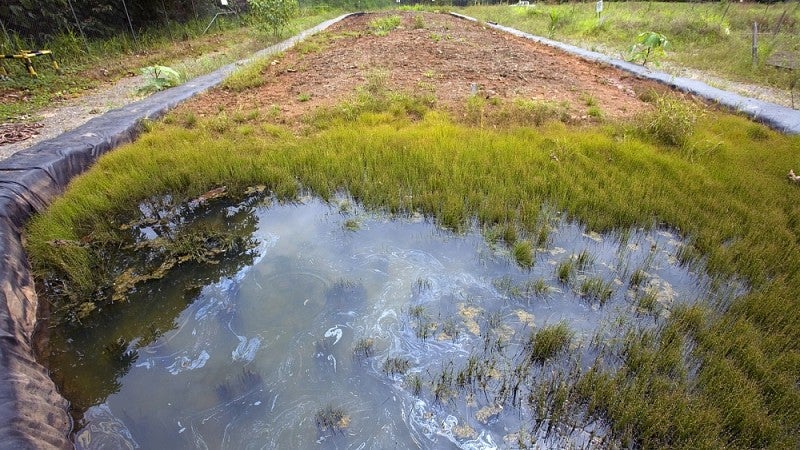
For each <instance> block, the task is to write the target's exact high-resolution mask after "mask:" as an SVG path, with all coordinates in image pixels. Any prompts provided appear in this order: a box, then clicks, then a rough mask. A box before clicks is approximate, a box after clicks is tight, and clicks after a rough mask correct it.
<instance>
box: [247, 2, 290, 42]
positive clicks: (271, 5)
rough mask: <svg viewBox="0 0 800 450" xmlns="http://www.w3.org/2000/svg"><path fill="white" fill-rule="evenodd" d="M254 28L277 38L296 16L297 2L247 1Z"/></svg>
mask: <svg viewBox="0 0 800 450" xmlns="http://www.w3.org/2000/svg"><path fill="white" fill-rule="evenodd" d="M247 2H248V3H249V4H250V12H251V15H252V17H254V18H255V21H256V26H258V27H259V28H262V29H265V30H269V31H272V34H273V35H275V36H278V35H279V34H280V33H281V31H283V29H284V28H286V25H287V24H288V23H289V21H290V20H292V18H294V16H295V15H296V14H297V11H298V6H297V0H247Z"/></svg>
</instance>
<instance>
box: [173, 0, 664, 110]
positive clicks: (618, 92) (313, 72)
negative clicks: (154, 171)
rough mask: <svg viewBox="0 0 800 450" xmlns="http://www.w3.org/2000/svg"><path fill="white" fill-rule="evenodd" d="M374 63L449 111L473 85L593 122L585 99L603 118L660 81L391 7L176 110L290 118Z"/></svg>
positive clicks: (356, 82) (359, 82)
mask: <svg viewBox="0 0 800 450" xmlns="http://www.w3.org/2000/svg"><path fill="white" fill-rule="evenodd" d="M391 16H399V17H400V18H401V22H400V25H399V26H398V27H397V28H395V29H394V30H392V31H390V32H389V33H388V34H386V35H383V36H380V35H378V34H376V33H375V32H373V31H372V30H371V28H372V27H371V25H370V24H371V22H373V21H374V20H376V19H379V18H384V17H391ZM376 71H378V72H382V73H384V74H385V75H386V82H387V85H388V86H387V87H388V88H389V89H392V90H396V91H402V92H406V93H416V94H433V96H434V97H435V99H436V105H437V107H439V108H443V109H446V110H448V111H450V112H451V113H453V114H454V116H455V117H458V116H459V115H460V114H463V113H464V106H465V104H466V99H467V98H468V97H469V96H470V95H473V94H475V93H476V90H477V94H478V95H480V96H483V97H486V98H488V99H492V98H497V99H500V100H513V99H529V100H542V101H550V102H554V103H557V104H560V105H562V106H563V107H566V108H567V110H568V111H569V115H570V119H572V120H571V121H574V122H590V121H593V120H596V118H597V114H596V113H595V114H588V113H587V108H588V107H589V106H595V108H598V109H599V111H600V112H601V113H602V116H603V117H606V118H611V119H625V118H630V117H632V116H635V115H636V114H638V113H640V112H642V111H644V110H646V109H648V108H649V107H650V106H649V105H648V104H647V103H645V102H643V101H641V100H640V99H639V98H638V95H639V94H641V93H643V92H647V91H649V90H664V89H665V88H664V87H663V86H660V85H658V84H656V83H654V82H650V81H645V80H641V79H638V78H636V77H635V76H632V75H630V74H628V73H626V72H623V71H620V70H617V69H614V68H611V67H607V66H603V65H600V64H596V63H592V62H587V61H584V60H582V59H579V58H576V57H574V56H571V55H568V54H565V53H562V52H560V51H558V50H555V49H552V48H549V47H546V46H543V45H540V44H537V43H534V42H531V41H528V40H525V39H522V38H518V37H515V36H512V35H509V34H506V33H502V32H499V31H495V30H492V29H489V28H487V27H484V26H482V25H481V24H479V23H472V22H468V21H465V20H462V19H458V18H455V17H452V16H450V15H447V14H433V13H419V12H413V13H412V12H390V13H380V14H365V15H360V16H354V17H350V18H348V19H346V20H344V21H342V22H340V23H338V24H336V25H335V26H333V27H331V28H330V29H329V30H328V31H327V32H326V33H325V34H324V35H322V36H318V37H315V38H313V40H312V41H311V42H309V43H305V44H301V45H300V46H299V47H298V48H295V49H293V50H292V51H290V52H287V53H286V54H285V55H282V56H279V57H276V58H275V59H274V60H273V61H272V63H271V64H270V65H269V66H268V67H267V69H266V70H265V73H264V74H263V76H264V77H265V78H266V83H265V84H264V85H263V86H261V87H259V88H254V89H249V90H246V91H243V92H241V93H236V92H232V91H230V90H226V89H215V90H213V91H211V92H209V93H207V94H204V95H201V96H199V97H197V98H195V99H193V100H192V101H190V102H188V103H187V104H186V105H184V106H183V107H182V108H181V109H182V110H184V111H186V110H190V111H194V112H195V113H197V114H198V115H200V116H210V115H216V114H218V113H219V112H220V111H228V112H230V111H248V112H249V111H253V110H259V111H262V112H268V113H270V112H271V113H272V114H273V115H274V114H275V113H276V112H277V111H278V110H279V111H280V117H281V118H282V119H283V121H284V122H285V123H287V124H295V125H296V124H299V118H300V117H301V116H302V115H304V114H305V113H307V112H310V111H313V110H314V109H316V108H319V107H321V106H331V105H334V104H337V103H339V102H341V101H343V100H345V99H347V98H348V97H350V96H352V93H353V91H354V89H356V88H358V87H359V86H363V85H365V83H366V82H367V80H368V78H369V76H370V74H371V73H375V72H376ZM596 110H597V109H596Z"/></svg>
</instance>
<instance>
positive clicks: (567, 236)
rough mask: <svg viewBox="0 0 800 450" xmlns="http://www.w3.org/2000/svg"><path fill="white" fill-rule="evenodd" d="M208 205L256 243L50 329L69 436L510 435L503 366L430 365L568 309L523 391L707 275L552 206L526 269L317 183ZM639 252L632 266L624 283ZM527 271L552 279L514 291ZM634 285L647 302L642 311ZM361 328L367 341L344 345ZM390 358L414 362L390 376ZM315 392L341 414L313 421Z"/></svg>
mask: <svg viewBox="0 0 800 450" xmlns="http://www.w3.org/2000/svg"><path fill="white" fill-rule="evenodd" d="M217 214H218V215H219V216H220V217H222V218H224V219H225V220H231V218H232V217H233V218H237V217H239V218H237V219H236V220H240V221H244V222H247V223H249V224H250V225H249V226H251V227H252V229H253V237H254V239H255V240H256V242H257V247H256V249H255V250H254V252H252V253H250V254H248V255H242V257H241V258H238V259H236V258H234V259H232V260H229V261H225V262H223V263H222V264H221V265H220V266H219V267H214V268H211V269H209V268H203V267H199V266H197V265H192V266H186V267H181V268H180V270H178V271H176V273H173V274H170V275H169V276H168V277H167V278H166V279H164V280H160V281H158V282H154V283H151V284H150V285H148V286H147V288H142V289H140V290H139V291H138V292H136V293H133V294H132V295H131V296H130V299H129V300H130V303H128V304H121V305H113V306H112V307H110V308H106V311H103V312H102V313H101V315H100V317H101V318H102V320H98V323H96V324H93V325H92V326H89V327H88V329H78V328H65V329H64V330H61V331H58V332H56V333H54V336H53V337H52V339H51V347H52V349H53V350H52V354H51V358H50V359H51V362H50V365H51V368H52V370H53V373H54V378H55V379H56V380H57V381H58V382H59V383H60V384H61V386H62V390H63V391H64V392H65V395H66V396H67V397H68V398H69V399H70V400H71V401H72V402H73V403H74V405H75V407H76V410H77V411H78V413H79V414H81V413H82V416H80V417H79V418H78V419H79V420H78V423H77V424H76V433H75V443H76V446H77V448H237V449H238V448H320V447H322V448H354V449H366V448H370V449H386V448H417V447H422V448H452V447H459V448H498V447H504V446H508V445H512V441H514V440H515V439H516V438H518V435H516V434H515V433H517V432H518V431H519V430H520V429H522V430H525V429H531V428H532V427H531V426H530V425H529V424H530V423H531V421H532V420H533V419H532V416H533V410H532V407H531V406H530V405H527V406H526V403H525V402H523V401H518V402H514V401H512V400H509V399H508V398H506V400H505V401H504V402H502V401H501V402H499V403H498V401H497V400H496V398H495V395H494V394H496V393H497V391H498V389H500V388H499V386H498V383H499V382H498V379H499V378H496V379H494V380H490V381H489V382H488V393H487V387H486V386H483V388H481V387H480V386H477V385H475V384H474V383H473V386H472V388H471V389H464V390H463V391H457V392H449V393H446V394H445V395H444V396H443V397H441V398H438V397H437V395H435V393H434V391H435V387H436V386H437V380H439V379H440V377H441V374H442V373H447V372H448V371H451V372H452V373H457V372H458V371H459V370H460V369H461V368H462V367H464V365H465V364H466V362H467V360H468V358H469V357H470V356H471V355H472V356H477V357H478V358H480V359H481V360H483V361H486V360H489V359H491V360H492V361H496V367H497V370H499V371H503V370H512V369H513V367H515V364H517V363H518V362H519V358H520V355H521V354H522V353H523V348H524V342H525V340H526V339H527V338H528V336H529V335H530V334H531V332H535V331H536V330H537V329H541V327H543V326H547V325H553V324H557V323H559V322H560V321H564V322H565V323H566V324H568V326H569V327H570V329H571V330H572V331H573V332H574V339H573V341H572V345H571V347H570V348H571V351H570V352H568V354H566V355H563V356H562V357H561V360H560V362H559V361H555V362H552V363H548V365H547V366H544V368H542V367H533V368H532V369H531V370H532V372H531V374H530V375H528V376H529V377H530V378H529V380H530V381H526V382H525V385H526V386H528V387H527V388H525V389H532V388H530V386H532V385H533V384H535V380H536V379H537V378H536V377H537V376H539V375H537V374H538V373H539V372H537V371H542V370H546V371H550V372H553V370H568V367H570V365H578V366H582V367H586V366H587V365H588V364H590V363H591V361H592V359H593V357H594V356H595V353H594V352H595V350H593V349H592V346H591V345H588V343H589V342H590V341H591V340H592V339H593V338H596V337H601V338H607V337H613V336H616V335H618V334H619V332H620V330H621V329H623V328H625V327H627V326H652V325H653V324H655V323H656V322H657V321H658V320H661V319H663V317H664V316H665V315H668V314H669V310H670V309H671V308H672V307H673V306H674V304H675V303H678V302H692V301H695V300H697V299H699V298H705V297H708V296H709V295H711V294H709V286H710V284H711V283H710V282H709V280H708V279H707V277H705V276H704V275H702V274H697V273H692V272H691V271H689V270H688V269H686V268H683V267H681V266H679V265H678V263H677V260H676V258H675V255H676V253H677V251H678V248H679V247H680V245H681V243H680V242H679V240H678V238H677V237H676V236H675V235H673V234H672V233H670V232H668V231H665V230H656V231H651V232H643V231H637V230H634V231H632V232H630V233H628V234H627V236H626V237H625V238H621V237H620V236H617V235H598V234H595V233H586V232H585V230H583V229H582V227H580V226H579V225H576V224H572V223H568V222H565V221H558V222H557V223H555V229H554V230H553V232H552V233H551V234H550V240H549V242H548V245H547V247H546V248H543V249H540V250H539V251H538V252H537V254H536V261H535V264H534V266H533V268H532V269H530V270H527V269H521V268H520V267H519V266H517V265H516V264H515V263H514V262H513V261H512V260H511V259H510V257H509V255H508V254H507V253H508V252H507V250H504V246H502V245H489V244H487V243H486V241H485V239H484V238H483V236H482V235H481V234H480V233H478V232H477V231H475V230H472V231H470V232H468V233H466V234H464V235H455V234H452V233H450V232H447V231H444V230H441V229H439V228H437V227H436V226H435V225H433V224H431V223H429V222H428V221H425V220H423V219H422V218H421V217H418V218H403V219H399V218H394V219H390V218H387V217H384V216H378V215H369V214H367V213H365V212H363V211H362V210H360V209H358V208H354V207H352V206H349V207H348V208H342V207H341V206H340V205H328V204H326V203H323V202H321V201H319V200H316V199H311V198H309V199H305V200H304V201H303V202H301V203H298V204H291V205H276V204H271V203H270V202H269V201H267V202H265V203H264V204H260V205H257V206H252V205H251V206H244V205H243V206H239V207H228V208H224V209H221V210H220V211H218V212H217ZM356 225H357V226H356ZM582 251H586V253H587V254H588V255H590V256H591V257H590V258H589V264H588V265H587V266H586V267H584V268H582V269H580V270H576V271H575V273H574V275H573V278H572V281H570V282H569V283H566V284H565V283H562V282H560V281H559V280H558V278H557V276H556V269H557V266H558V264H560V263H561V262H563V261H566V260H568V259H570V258H573V259H574V258H576V255H577V254H578V253H580V252H582ZM636 269H641V270H642V271H643V273H644V274H645V279H644V281H643V282H642V284H641V286H640V287H639V288H638V289H632V288H631V287H630V286H629V280H630V276H631V274H632V273H633V272H634V271H635V270H636ZM592 277H597V278H599V279H602V281H603V282H605V283H607V284H608V286H610V287H611V289H612V291H613V294H612V295H611V297H610V299H609V300H608V301H607V302H605V303H604V304H602V305H601V304H600V302H598V301H596V300H593V299H591V298H587V297H586V296H585V295H584V296H582V295H581V293H580V285H581V283H582V280H584V279H587V278H592ZM536 280H543V281H544V282H545V283H546V285H547V287H548V289H547V291H546V292H539V293H532V292H531V291H530V290H529V289H527V290H526V288H525V286H531V285H532V283H533V282H534V281H536ZM526 283H527V284H526ZM645 293H652V295H653V298H654V299H655V303H654V304H653V305H651V306H650V307H649V308H647V310H646V311H643V310H642V307H641V304H640V303H639V301H638V299H639V298H640V297H641V296H642V295H644V294H645ZM715 295H716V294H715ZM660 318H661V319H660ZM366 339H369V340H371V343H372V347H371V349H370V351H369V352H367V354H366V355H354V348H355V347H356V345H357V344H358V343H359V342H361V344H362V345H363V344H364V342H366V341H364V340H366ZM490 347H491V348H490ZM494 347H498V348H497V349H495V348H494ZM388 358H401V359H404V360H407V361H408V363H409V368H408V370H407V371H406V372H405V373H387V371H386V370H384V364H385V362H386V361H387V359H388ZM492 364H495V363H494V362H493V363H492ZM417 377H418V379H419V380H420V382H421V390H420V392H418V393H415V392H414V390H415V389H414V386H413V382H412V380H414V379H415V378H417ZM526 380H527V379H526ZM525 392H526V395H527V393H528V391H527V390H526V391H525ZM415 394H416V395H415ZM520 395H522V394H520ZM516 403H519V405H516ZM327 406H332V407H334V408H340V409H341V410H342V411H343V412H344V413H345V414H346V416H347V427H344V428H343V429H341V430H329V429H328V430H321V429H320V428H319V427H318V426H317V424H316V423H315V422H316V421H315V415H316V414H317V412H318V411H320V410H321V409H322V408H325V407H327ZM551 431H553V430H551ZM603 433H604V428H603V426H602V424H595V425H593V426H591V427H579V428H577V429H567V428H566V427H561V428H558V427H556V429H555V432H554V433H549V434H548V433H540V435H538V436H537V435H536V433H533V434H534V435H533V436H532V437H529V439H530V440H531V441H532V442H539V443H540V444H548V443H550V444H553V443H554V442H559V443H562V444H563V443H564V442H568V443H571V444H572V445H576V446H582V445H588V444H590V443H591V442H594V441H591V440H592V439H596V436H598V435H602V434H603Z"/></svg>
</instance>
